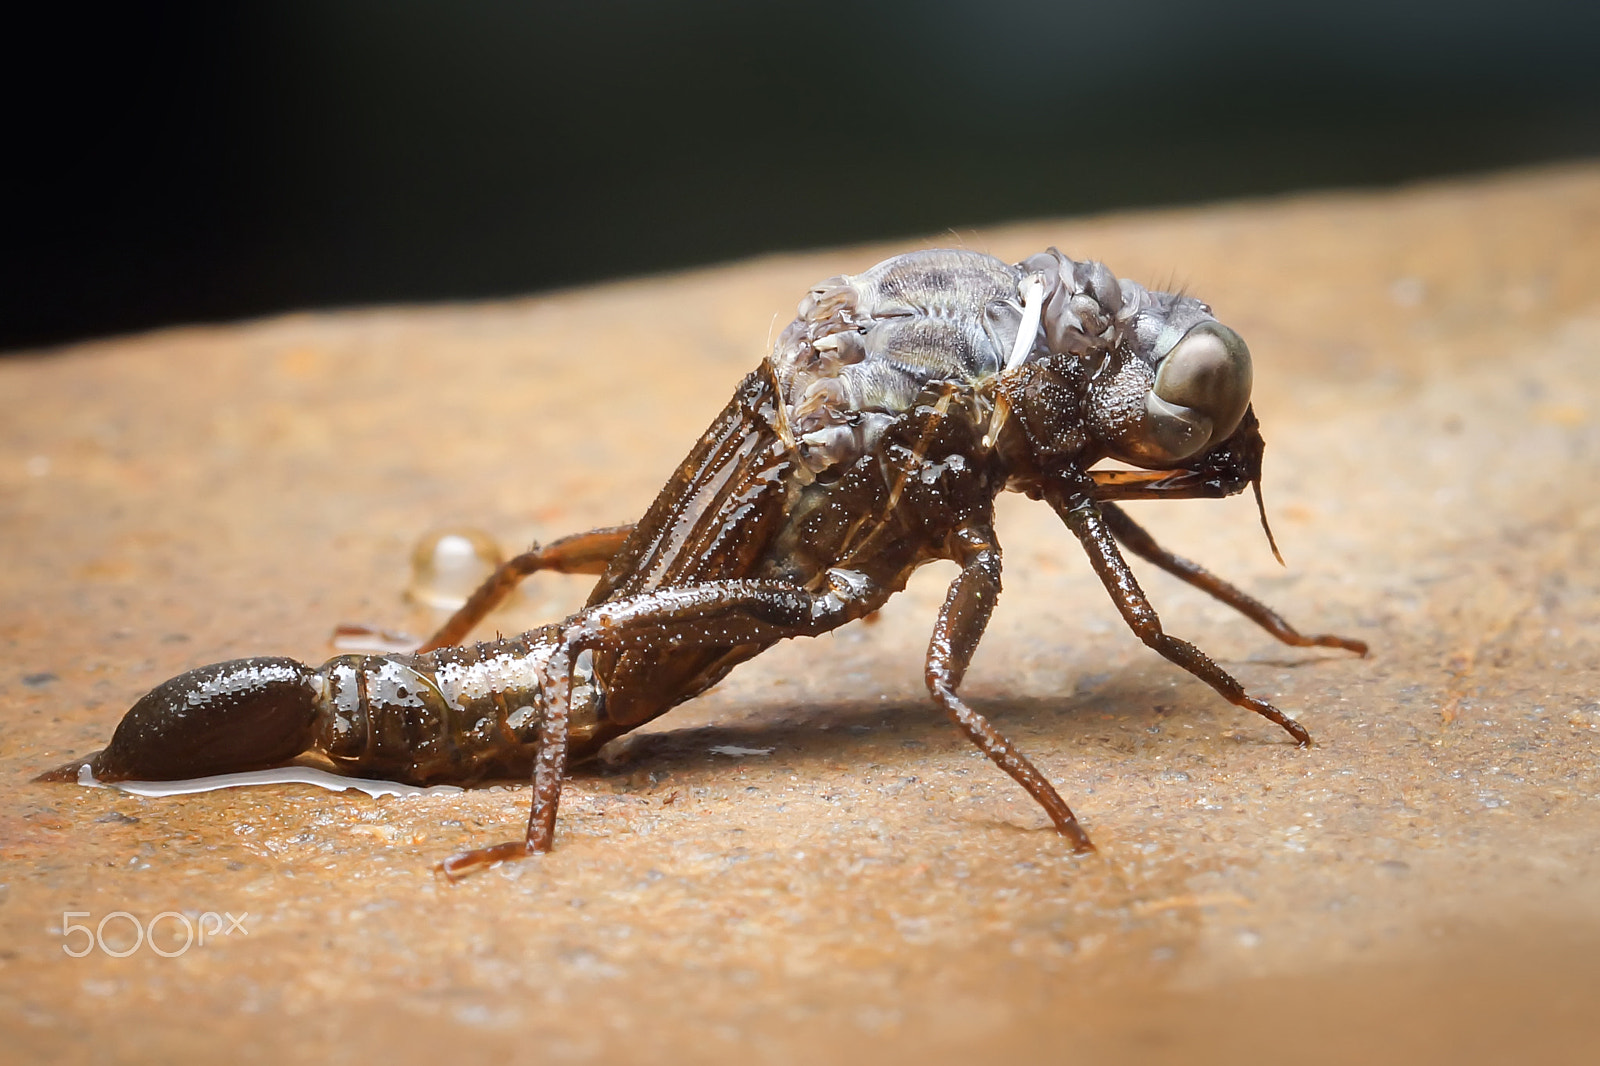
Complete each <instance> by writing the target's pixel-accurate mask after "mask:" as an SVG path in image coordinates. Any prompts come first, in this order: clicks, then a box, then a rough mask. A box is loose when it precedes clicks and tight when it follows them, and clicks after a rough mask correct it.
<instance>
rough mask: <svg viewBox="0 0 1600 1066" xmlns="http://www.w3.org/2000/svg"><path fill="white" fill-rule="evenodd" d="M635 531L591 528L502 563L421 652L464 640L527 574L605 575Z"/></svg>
mask: <svg viewBox="0 0 1600 1066" xmlns="http://www.w3.org/2000/svg"><path fill="white" fill-rule="evenodd" d="M632 532H633V527H632V526H610V527H608V528H606V529H591V530H589V531H588V532H587V533H574V534H572V535H571V536H569V537H562V538H561V539H560V540H554V541H551V542H550V543H549V544H546V545H543V546H539V545H535V546H534V547H532V548H530V549H528V550H527V551H525V552H523V553H522V554H521V555H518V556H516V557H514V558H511V559H508V560H506V561H505V562H503V563H501V564H500V566H499V567H497V568H496V569H495V572H494V573H492V574H490V575H489V576H488V577H487V578H485V579H484V582H483V584H481V585H479V586H478V587H477V588H476V589H475V590H474V591H473V593H472V595H471V596H470V597H468V598H467V602H466V603H463V604H462V605H461V606H460V607H459V608H457V609H456V613H455V614H453V615H451V616H450V618H449V620H448V621H446V622H445V624H444V625H442V626H440V627H439V631H438V632H436V633H435V634H434V635H433V636H431V637H429V638H428V639H427V640H425V641H423V643H422V645H421V646H420V647H418V648H417V652H418V653H421V652H428V651H435V650H437V649H439V648H444V647H449V646H450V645H452V644H459V643H461V638H462V637H464V636H466V635H467V634H468V633H470V632H472V627H473V626H475V625H477V624H478V623H479V622H481V621H483V620H484V618H486V617H487V616H488V614H489V612H490V611H492V610H494V609H495V608H496V607H498V606H500V604H501V603H502V602H503V601H504V600H505V598H506V597H507V596H509V595H511V590H512V589H514V588H516V587H517V585H518V584H519V583H520V582H521V581H522V580H523V579H524V578H526V577H528V576H529V575H531V574H536V573H538V572H539V571H540V570H554V571H555V572H556V573H558V574H603V573H605V571H606V566H607V564H609V563H610V562H611V557H612V556H613V555H615V554H617V552H618V551H619V550H620V549H621V548H622V544H623V542H624V541H626V540H627V539H628V536H629V534H631V533H632Z"/></svg>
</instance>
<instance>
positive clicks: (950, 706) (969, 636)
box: [925, 525, 1094, 852]
mask: <svg viewBox="0 0 1600 1066" xmlns="http://www.w3.org/2000/svg"><path fill="white" fill-rule="evenodd" d="M952 541H953V544H952V547H953V548H954V549H955V552H956V554H957V556H958V561H959V562H960V563H961V573H960V574H958V575H957V576H956V579H955V580H954V581H952V582H951V583H950V591H949V592H948V593H947V594H946V595H945V598H944V606H943V607H942V608H940V610H939V620H938V622H937V623H935V625H934V627H933V638H932V639H931V640H929V641H928V663H927V668H926V671H925V673H926V677H927V681H928V691H929V692H930V693H932V695H933V698H934V701H935V702H936V703H938V704H939V705H940V706H941V707H943V708H944V709H945V713H946V714H948V715H949V716H950V720H951V721H953V722H955V724H956V725H957V726H958V727H959V728H960V729H961V730H962V732H964V733H966V734H967V736H968V738H970V739H971V740H972V742H973V743H974V744H976V745H978V747H979V748H980V749H981V750H982V751H983V753H984V754H985V755H987V756H989V758H991V759H993V760H994V762H995V765H997V766H999V767H1000V769H1002V770H1004V771H1005V772H1006V773H1008V774H1010V775H1011V776H1012V778H1013V779H1014V780H1015V781H1016V782H1017V784H1019V785H1021V786H1022V787H1023V788H1025V789H1027V790H1028V795H1030V796H1032V797H1033V798H1034V799H1035V800H1037V801H1038V803H1039V806H1041V807H1043V808H1044V810H1045V813H1046V814H1048V815H1049V816H1050V820H1051V821H1053V822H1055V824H1056V828H1057V829H1059V830H1060V831H1061V835H1062V836H1064V837H1066V838H1067V839H1068V840H1070V841H1072V850H1073V851H1076V852H1085V851H1093V850H1094V844H1092V843H1091V842H1090V841H1089V835H1088V834H1087V833H1085V832H1084V831H1083V827H1082V826H1080V825H1079V824H1078V819H1077V818H1076V817H1074V816H1073V813H1072V809H1071V808H1069V807H1068V806H1067V803H1066V801H1065V800H1063V799H1062V798H1061V794H1060V793H1058V792H1057V791H1056V790H1055V788H1054V786H1052V785H1051V784H1050V782H1049V780H1048V779H1047V778H1046V777H1045V776H1044V775H1043V774H1041V773H1040V772H1039V771H1038V770H1037V769H1035V767H1034V765H1033V763H1031V762H1029V761H1028V759H1027V756H1025V755H1023V754H1022V753H1021V752H1020V751H1018V750H1017V748H1016V745H1014V744H1012V743H1011V741H1009V740H1007V739H1006V738H1005V737H1004V736H1002V735H1001V734H1000V731H999V730H997V729H996V728H995V727H994V726H993V725H991V724H990V723H989V720H988V719H986V718H984V717H983V715H981V714H979V713H978V712H977V711H975V710H973V709H972V708H971V707H969V706H967V705H966V703H964V702H963V701H962V700H961V698H960V697H959V696H957V695H956V687H957V686H959V685H960V684H961V678H962V677H963V676H964V675H965V674H966V672H967V664H968V663H970V662H971V661H972V653H973V652H975V651H976V650H977V649H978V641H979V640H981V639H982V638H983V631H984V629H985V627H987V626H988V624H989V616H990V615H991V614H992V613H993V612H994V605H995V601H996V600H997V599H998V598H999V596H1000V546H999V545H998V544H997V543H995V538H994V531H993V530H991V529H989V528H988V527H987V526H986V525H985V526H984V527H982V528H978V527H971V526H969V527H965V528H963V529H960V530H958V531H957V532H956V533H955V534H954V536H953V537H952Z"/></svg>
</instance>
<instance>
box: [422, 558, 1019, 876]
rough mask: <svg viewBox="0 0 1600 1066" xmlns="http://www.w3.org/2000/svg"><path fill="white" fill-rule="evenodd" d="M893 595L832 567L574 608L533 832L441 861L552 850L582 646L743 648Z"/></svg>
mask: <svg viewBox="0 0 1600 1066" xmlns="http://www.w3.org/2000/svg"><path fill="white" fill-rule="evenodd" d="M888 598H889V593H888V592H887V591H886V590H884V589H883V588H882V586H880V585H878V584H876V583H875V582H873V581H871V580H870V579H868V578H867V577H866V576H865V575H863V574H860V573H857V572H856V571H852V570H830V571H829V572H828V583H827V586H826V588H824V589H823V590H821V591H817V592H812V591H809V590H807V589H804V588H800V587H798V586H795V585H788V584H784V583H783V582H779V581H743V580H739V581H708V582H705V583H704V584H700V585H688V586H685V587H683V588H665V589H657V590H655V591H653V592H646V593H641V594H639V595H637V596H628V597H624V598H622V599H618V600H608V601H606V602H605V603H600V604H596V605H595V606H593V607H590V608H588V609H587V610H584V611H581V612H579V613H578V614H575V615H573V616H572V617H571V618H570V619H568V620H567V621H566V623H565V624H564V625H563V627H562V630H561V635H560V637H559V638H558V641H557V646H556V649H555V650H554V651H553V652H552V654H551V656H550V659H549V660H548V664H547V666H546V674H547V682H546V683H545V684H544V685H542V686H541V687H542V689H543V693H544V708H543V711H542V715H541V718H540V725H539V755H538V758H537V760H536V761H535V763H534V778H533V809H532V812H531V813H530V815H529V818H528V832H527V834H526V836H524V838H523V839H522V840H515V841H510V842H508V843H504V844H496V845H494V846H492V847H487V848H477V849H475V850H472V851H466V852H462V853H461V854H459V855H452V856H451V857H450V858H448V859H446V860H445V861H444V862H442V863H440V864H439V867H438V869H439V871H440V872H441V873H443V874H444V875H445V877H446V878H448V879H450V880H452V881H454V880H456V879H457V878H459V877H462V876H464V875H465V874H468V873H470V872H472V871H473V870H476V869H479V868H481V867H484V866H487V865H489V864H491V863H495V862H501V861H504V860H507V859H520V858H524V857H526V856H528V855H536V854H540V853H542V852H546V851H549V850H550V846H551V844H552V842H553V841H554V838H555V825H556V808H557V806H558V804H559V803H560V799H561V782H562V780H563V779H564V778H565V776H566V769H567V723H568V721H569V720H570V715H571V699H572V664H573V663H575V662H577V660H578V656H579V655H580V654H581V653H582V652H584V651H597V652H598V651H602V650H606V651H616V650H622V649H627V648H630V647H643V648H649V647H657V646H659V645H661V644H662V643H663V642H670V643H671V646H672V647H673V648H675V649H684V648H692V647H736V646H738V645H741V644H767V643H772V642H774V641H778V640H782V639H784V638H785V637H801V636H819V635H821V634H822V633H826V632H828V631H829V630H833V629H837V628H838V627H839V626H842V625H844V624H845V623H846V622H849V621H852V620H854V619H857V618H860V617H862V616H864V615H866V614H870V613H871V612H873V611H875V610H877V609H878V608H879V607H881V606H883V603H884V601H885V600H887V599H888ZM669 705H670V704H669ZM1029 769H1032V768H1031V767H1030V768H1029ZM1045 787H1046V788H1048V787H1049V785H1048V784H1046V786H1045Z"/></svg>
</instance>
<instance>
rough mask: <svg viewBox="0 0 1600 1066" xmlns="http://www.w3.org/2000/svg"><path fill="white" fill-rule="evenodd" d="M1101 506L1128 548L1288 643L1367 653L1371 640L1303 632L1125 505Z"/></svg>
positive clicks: (1113, 534)
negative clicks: (1178, 550) (1188, 555)
mask: <svg viewBox="0 0 1600 1066" xmlns="http://www.w3.org/2000/svg"><path fill="white" fill-rule="evenodd" d="M1099 508H1100V514H1101V516H1102V517H1103V518H1104V519H1105V523H1106V527H1107V528H1108V529H1110V530H1111V535H1112V536H1114V537H1116V538H1117V540H1118V541H1119V542H1120V543H1121V544H1122V546H1123V547H1124V548H1127V549H1128V550H1129V551H1131V552H1133V554H1135V555H1137V556H1139V558H1141V559H1144V560H1147V561H1148V562H1152V563H1154V564H1155V565H1157V566H1159V567H1160V568H1161V569H1163V570H1165V571H1166V572H1167V573H1169V574H1171V575H1172V576H1173V577H1176V578H1178V579H1179V580H1181V581H1185V582H1188V583H1189V584H1190V585H1193V586H1194V587H1195V588H1197V589H1199V590H1200V591H1201V592H1204V593H1206V594H1208V595H1210V596H1213V597H1215V598H1216V599H1218V600H1221V601H1222V602H1223V603H1225V604H1227V605H1228V606H1229V607H1232V608H1233V609H1234V610H1236V611H1238V612H1239V613H1240V614H1242V615H1244V616H1245V617H1246V618H1248V619H1250V621H1252V622H1254V623H1255V624H1256V625H1258V626H1260V627H1261V628H1262V629H1265V630H1266V631H1267V632H1268V633H1271V634H1272V635H1273V636H1275V637H1277V638H1278V639H1279V640H1281V641H1283V642H1284V643H1285V644H1288V645H1291V646H1293V647H1296V648H1343V649H1344V650H1345V651H1353V652H1355V653H1356V654H1357V655H1361V656H1365V655H1366V654H1367V642H1366V641H1364V640H1354V639H1352V638H1350V637H1340V636H1335V635H1333V634H1332V633H1309V634H1308V633H1302V632H1300V631H1299V630H1298V629H1296V628H1295V627H1294V626H1292V625H1290V624H1289V623H1288V622H1287V621H1286V620H1285V619H1284V617H1283V616H1282V615H1280V614H1279V613H1278V612H1277V611H1274V610H1273V609H1272V608H1271V607H1268V606H1267V605H1266V604H1264V603H1262V602H1261V601H1260V600H1258V599H1256V598H1255V597H1254V596H1251V595H1250V594H1249V593H1247V592H1244V591H1243V590H1241V589H1237V588H1235V587H1234V586H1232V585H1230V584H1229V583H1228V582H1226V581H1224V580H1222V579H1221V578H1220V577H1218V576H1217V575H1215V574H1213V573H1212V572H1211V571H1209V570H1207V569H1206V568H1205V567H1203V566H1201V565H1200V564H1199V563H1195V562H1191V561H1189V560H1188V559H1185V558H1184V557H1183V556H1181V555H1174V554H1173V553H1172V552H1169V551H1168V550H1167V549H1165V548H1163V547H1162V546H1161V545H1160V544H1157V543H1156V539H1155V538H1154V537H1152V536H1151V535H1150V534H1149V533H1148V532H1147V531H1146V530H1145V528H1144V527H1143V526H1141V525H1140V524H1139V523H1137V522H1135V521H1134V520H1133V519H1132V518H1129V517H1128V512H1126V511H1124V510H1123V509H1122V508H1121V507H1118V506H1117V505H1116V504H1114V503H1109V502H1105V501H1101V502H1100V504H1099Z"/></svg>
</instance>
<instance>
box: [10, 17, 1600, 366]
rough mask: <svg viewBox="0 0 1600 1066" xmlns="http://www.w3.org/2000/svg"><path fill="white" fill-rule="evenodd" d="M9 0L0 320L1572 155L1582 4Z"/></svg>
mask: <svg viewBox="0 0 1600 1066" xmlns="http://www.w3.org/2000/svg"><path fill="white" fill-rule="evenodd" d="M41 11H43V9H41ZM7 19H8V22H9V23H10V28H9V31H8V32H7V34H6V38H7V39H6V47H5V53H6V56H7V58H6V62H5V64H4V66H5V73H4V75H3V76H4V78H5V81H6V83H7V94H6V95H7V98H8V100H9V101H10V105H9V108H8V111H9V117H10V120H11V121H9V122H8V123H7V124H6V126H7V135H6V140H5V144H6V151H5V160H6V162H5V167H4V170H5V175H6V177H5V186H6V188H7V189H8V191H7V193H6V196H5V208H4V211H5V218H6V225H5V242H4V250H5V254H4V259H3V267H0V270H3V272H4V273H3V277H0V293H3V296H0V349H15V348H19V347H23V346H30V345H40V344H50V343H56V342H61V341H65V340H70V339H74V338H79V337H84V336H90V335H94V334H101V333H107V332H113V331H122V330H131V329H142V328H147V327H151V326H159V325H163V324H168V323H175V322H188V321H196V320H216V319H226V318H234V317H239V316H246V315H255V314H260V313H264V312H271V311H277V310H285V309H291V308H302V307H322V306H334V305H346V304H358V303H369V302H376V301H383V302H393V301H411V300H434V299H456V298H463V297H482V296H497V295H504V294H510V293H523V292H528V291H531V290H537V289H543V288H549V287H553V286H560V285H569V284H573V283H577V282H583V281H588V280H592V279H596V278H602V277H611V276H616V275H624V274H637V273H641V272H648V271H659V270H665V269H669V268H673V267H679V266H685V265H691V264H697V263H706V262H710V261H714V260H720V259H726V258H729V257H734V256H740V255H746V254H750V253H753V252H759V251H768V250H777V249H788V248H804V247H811V246H818V245H829V244H835V243H838V242H843V241H856V240H863V239H868V238H886V237H895V236H901V235H910V234H923V233H929V232H937V231H939V230H941V229H943V228H945V227H963V226H972V225H978V224H982V223H987V222H994V221H998V220H1002V219H1009V218H1020V217H1030V216H1042V215H1059V214H1070V213H1082V212H1090V211H1098V210H1103V209H1106V208H1116V207H1127V206H1132V205H1140V204H1154V203H1179V202H1193V201H1202V200H1211V199H1216V198H1220V197H1235V196H1245V195H1253V194H1260V193H1272V192H1279V191H1283V190H1290V189H1299V188H1308V187H1330V186H1351V185H1373V184H1384V183H1390V182H1396V181H1402V180H1406V179H1411V178H1418V177H1425V176H1430V175H1437V174H1446V173H1462V172H1475V171H1482V170H1487V169H1493V168H1497V167H1504V166H1508V165H1515V164H1521V163H1528V162H1536V161H1543V160H1555V159H1563V158H1572V157H1579V156H1585V155H1594V154H1600V4H1595V3H1592V2H1591V3H1554V2H1550V0H1524V2H1522V3H1519V4H1504V3H1500V2H1482V0H1458V2H1453V3H1449V2H1442V0H1441V2H1413V3H1402V2H1379V0H1345V2H1342V3H1315V4H1300V5H1295V4H1283V3H1274V2H1270V0H1231V2H1220V3H1214V4H1202V3H1196V2H1193V0H1133V2H1126V3H1108V2H1101V3H1084V2H1077V0H1067V2H1058V3H1049V2H1044V0H1012V2H1010V3H1006V4H997V3H989V4H985V3H978V2H957V0H945V2H922V3H917V2H910V0H907V2H900V3H896V2H883V3H871V2H860V3H854V4H793V3H761V2H757V0H675V2H667V0H656V2H645V0H597V2H588V3H583V4H578V3H559V4H557V3H537V2H524V3H415V2H403V0H369V2H358V0H321V2H309V3H295V2H288V0H275V2H266V3H250V2H238V3H226V4H218V3H214V2H208V3H196V4H190V5H182V4H169V5H134V4H126V5H122V6H119V7H116V8H110V7H109V6H108V8H107V9H106V10H98V9H88V8H80V7H71V6H54V7H51V8H49V9H48V11H47V12H45V13H40V12H36V13H35V14H34V15H32V16H30V17H29V18H28V19H26V20H18V19H17V18H16V17H15V16H7Z"/></svg>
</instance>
